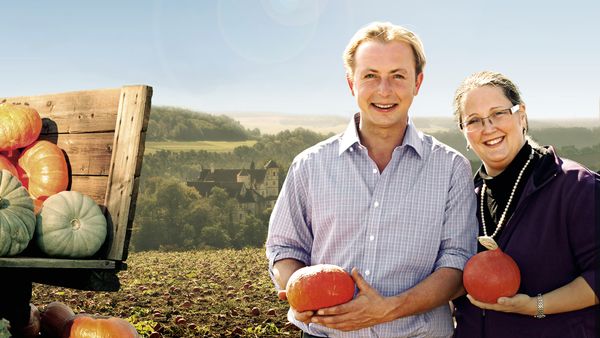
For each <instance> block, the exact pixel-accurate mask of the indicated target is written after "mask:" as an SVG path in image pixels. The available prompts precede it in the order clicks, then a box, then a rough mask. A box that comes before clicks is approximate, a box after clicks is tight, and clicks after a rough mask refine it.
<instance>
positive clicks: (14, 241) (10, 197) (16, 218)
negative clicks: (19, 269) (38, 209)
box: [0, 170, 35, 256]
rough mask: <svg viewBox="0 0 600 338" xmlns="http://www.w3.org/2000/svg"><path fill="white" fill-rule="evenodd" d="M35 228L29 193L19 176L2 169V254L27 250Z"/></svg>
mask: <svg viewBox="0 0 600 338" xmlns="http://www.w3.org/2000/svg"><path fill="white" fill-rule="evenodd" d="M34 230H35V215H34V213H33V201H32V200H31V197H30V196H29V193H28V192H27V190H26V189H25V188H24V187H23V186H22V185H21V182H19V179H18V178H17V177H15V176H13V175H12V174H11V173H10V172H9V171H8V170H0V256H14V255H16V254H19V253H20V252H21V251H23V250H25V248H26V247H27V245H28V244H29V241H30V240H31V238H32V237H33V233H34Z"/></svg>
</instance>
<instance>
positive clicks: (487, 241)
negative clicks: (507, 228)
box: [477, 147, 533, 250]
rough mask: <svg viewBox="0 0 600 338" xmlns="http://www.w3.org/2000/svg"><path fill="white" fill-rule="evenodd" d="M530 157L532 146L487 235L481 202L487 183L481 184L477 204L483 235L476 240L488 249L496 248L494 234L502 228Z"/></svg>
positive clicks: (531, 157) (531, 155)
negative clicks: (503, 205) (490, 232)
mask: <svg viewBox="0 0 600 338" xmlns="http://www.w3.org/2000/svg"><path fill="white" fill-rule="evenodd" d="M532 159H533V147H532V148H531V154H529V158H528V159H527V162H525V165H523V168H522V169H521V171H520V172H519V176H517V180H516V181H515V185H514V186H513V188H512V191H511V193H510V196H509V198H508V202H506V207H505V208H504V212H503V213H502V216H500V220H499V221H498V225H497V226H496V230H495V231H494V233H493V234H491V235H489V236H488V234H487V228H486V226H485V216H484V213H483V204H484V203H483V201H484V199H486V198H485V197H486V195H485V191H486V190H487V185H486V184H485V181H483V186H482V187H481V199H480V205H479V210H480V212H481V226H482V228H483V236H479V237H477V240H479V243H481V245H483V246H484V247H486V248H487V249H489V250H494V249H497V248H498V244H497V243H496V241H495V240H494V236H496V235H497V234H498V232H499V231H500V229H501V228H502V225H503V224H502V223H504V218H506V213H507V212H508V208H509V207H510V203H511V202H512V199H513V196H514V195H515V191H517V186H518V185H519V182H520V181H521V177H522V176H523V173H524V172H525V169H526V168H527V166H528V165H529V162H531V160H532Z"/></svg>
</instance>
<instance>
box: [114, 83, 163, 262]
mask: <svg viewBox="0 0 600 338" xmlns="http://www.w3.org/2000/svg"><path fill="white" fill-rule="evenodd" d="M151 97H152V88H151V87H148V86H126V87H123V88H122V92H121V99H120V101H119V109H118V115H117V122H116V126H115V140H114V145H113V153H112V160H111V168H110V171H109V174H108V188H107V191H106V198H105V201H106V203H107V204H106V207H107V215H108V216H110V217H111V220H112V225H113V229H114V237H113V240H112V243H111V246H110V250H109V252H108V255H107V258H108V259H113V260H118V261H122V260H124V258H125V257H127V247H126V246H125V243H129V236H130V234H131V228H132V227H133V222H132V221H131V220H132V219H133V216H132V214H133V212H134V211H135V210H134V209H135V208H134V201H135V200H136V199H137V189H136V188H135V179H134V178H135V174H136V173H139V172H140V170H141V165H142V156H143V153H144V146H143V143H142V142H143V140H144V135H143V131H145V130H146V128H147V127H148V119H149V117H150V98H151Z"/></svg>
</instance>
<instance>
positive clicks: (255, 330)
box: [246, 323, 281, 335]
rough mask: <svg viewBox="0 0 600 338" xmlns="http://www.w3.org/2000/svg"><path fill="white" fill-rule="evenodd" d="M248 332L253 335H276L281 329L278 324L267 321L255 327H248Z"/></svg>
mask: <svg viewBox="0 0 600 338" xmlns="http://www.w3.org/2000/svg"><path fill="white" fill-rule="evenodd" d="M246 333H249V334H251V335H276V334H280V333H281V330H279V328H278V327H277V325H275V324H273V323H266V324H262V325H260V324H259V325H256V326H254V327H252V326H251V327H248V328H246Z"/></svg>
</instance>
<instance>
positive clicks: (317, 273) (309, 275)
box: [286, 264, 355, 312]
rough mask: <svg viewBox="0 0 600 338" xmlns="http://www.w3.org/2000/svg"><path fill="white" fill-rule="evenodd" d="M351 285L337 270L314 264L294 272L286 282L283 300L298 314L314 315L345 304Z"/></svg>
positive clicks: (352, 283)
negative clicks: (324, 309)
mask: <svg viewBox="0 0 600 338" xmlns="http://www.w3.org/2000/svg"><path fill="white" fill-rule="evenodd" d="M354 289H355V284H354V280H353V279H352V277H350V274H348V273H347V272H346V271H344V269H342V268H341V267H339V266H336V265H331V264H317V265H313V266H307V267H303V268H301V269H298V270H296V271H295V272H294V273H293V274H292V275H291V276H290V279H289V280H288V283H287V287H286V295H287V300H288V302H289V303H290V306H291V307H293V308H294V309H295V310H296V311H298V312H304V311H314V310H318V309H322V308H326V307H330V306H334V305H339V304H343V303H346V302H349V301H350V300H352V298H353V297H354Z"/></svg>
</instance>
